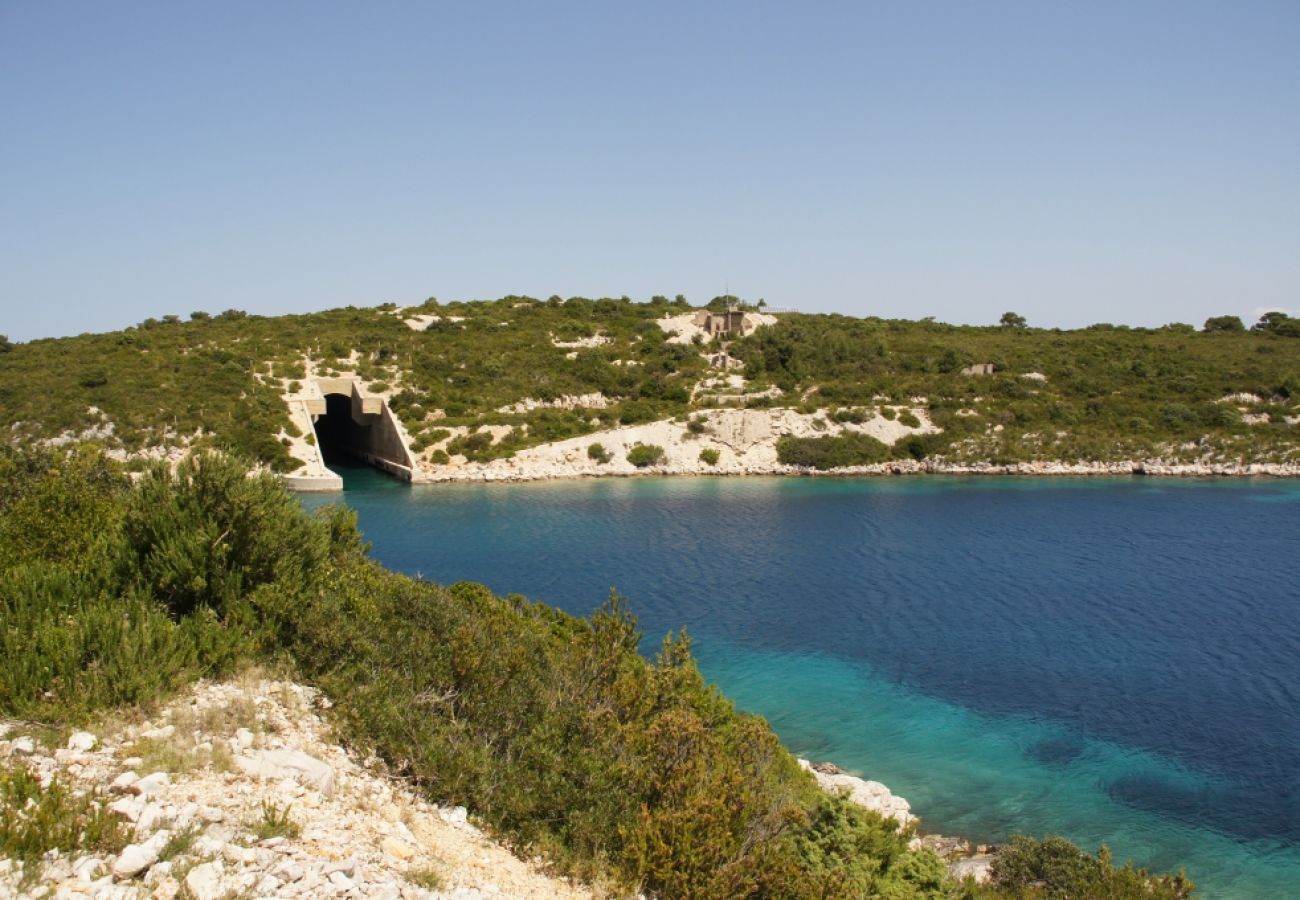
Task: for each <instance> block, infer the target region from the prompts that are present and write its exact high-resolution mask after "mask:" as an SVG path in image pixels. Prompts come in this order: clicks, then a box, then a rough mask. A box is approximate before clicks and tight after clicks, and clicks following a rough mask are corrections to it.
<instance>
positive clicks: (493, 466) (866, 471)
mask: <svg viewBox="0 0 1300 900" xmlns="http://www.w3.org/2000/svg"><path fill="white" fill-rule="evenodd" d="M499 462H511V461H510V460H504V461H494V463H487V464H478V463H471V464H468V465H465V466H459V467H438V468H436V469H421V470H419V471H417V472H416V473H415V476H414V477H413V478H412V484H458V483H459V484H465V483H493V482H531V481H560V480H566V479H584V478H653V477H660V478H681V477H706V478H709V477H713V478H716V477H723V476H726V477H744V476H774V475H775V476H785V477H795V478H853V477H887V476H924V475H941V476H942V475H949V476H957V475H974V476H980V475H985V476H988V475H1000V476H1006V475H1019V476H1027V477H1053V476H1058V477H1059V476H1080V477H1119V476H1134V475H1136V476H1143V477H1153V478H1300V463H1164V462H1148V461H1144V460H1136V461H1134V460H1129V461H1122V462H1096V463H1061V462H1025V463H1010V464H998V463H991V462H984V463H946V462H937V461H920V462H918V461H914V460H897V461H893V462H887V463H877V464H874V465H867V466H846V467H843V468H837V469H826V470H818V469H811V468H806V467H802V466H790V465H783V464H780V463H776V464H772V465H755V466H745V467H742V468H722V467H717V468H712V469H709V468H700V467H689V468H688V467H676V466H651V467H647V468H644V469H632V470H631V471H624V470H609V469H607V470H600V469H596V468H594V467H582V466H573V467H569V468H565V469H553V468H547V469H541V468H538V467H532V466H526V465H525V466H502V465H498V464H497V463H499Z"/></svg>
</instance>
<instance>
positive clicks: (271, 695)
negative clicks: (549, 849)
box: [0, 679, 594, 900]
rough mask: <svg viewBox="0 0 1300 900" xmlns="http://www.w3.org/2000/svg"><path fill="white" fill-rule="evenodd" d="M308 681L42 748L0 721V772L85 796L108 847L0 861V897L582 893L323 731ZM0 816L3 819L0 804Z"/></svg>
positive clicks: (238, 694)
mask: <svg viewBox="0 0 1300 900" xmlns="http://www.w3.org/2000/svg"><path fill="white" fill-rule="evenodd" d="M327 705H328V701H326V700H325V698H324V697H322V696H321V695H320V694H318V693H317V692H316V691H314V690H312V689H311V688H307V687H303V686H301V685H296V684H292V683H287V682H279V681H265V680H257V679H249V680H246V681H244V682H241V683H229V684H200V685H198V686H197V687H195V688H194V689H193V690H192V691H190V692H189V693H188V694H186V695H185V696H183V697H181V698H180V699H178V700H176V701H175V702H173V703H172V704H170V705H169V706H168V707H167V708H166V709H164V710H163V711H162V712H161V714H160V715H158V716H157V717H155V718H154V719H153V720H152V721H149V722H144V723H140V724H134V725H126V726H121V725H119V726H117V727H106V728H105V729H104V731H103V733H102V734H100V735H96V734H94V733H91V732H77V733H75V734H73V735H72V736H71V737H70V738H68V740H67V741H66V742H64V745H63V746H60V747H57V748H46V747H42V746H41V745H40V744H39V743H38V742H37V741H36V740H34V738H33V735H31V734H26V733H24V727H23V726H22V725H21V724H20V723H3V722H0V767H11V766H18V765H22V766H25V767H27V768H28V769H29V770H31V771H32V772H33V773H35V774H36V775H37V776H38V777H39V778H40V779H41V780H42V783H43V784H46V785H48V784H49V783H50V781H51V780H52V779H54V778H56V777H57V778H58V779H59V781H60V782H61V783H64V784H68V785H71V786H72V787H73V788H74V789H75V790H76V791H78V792H82V793H84V792H95V793H97V794H99V795H101V796H102V797H103V802H104V803H105V804H106V805H107V806H108V808H109V809H111V810H112V812H113V814H114V815H116V816H117V817H118V818H119V819H121V821H122V822H123V826H124V828H125V829H126V830H127V832H128V835H129V843H128V844H127V846H125V847H124V848H123V849H121V850H120V851H118V852H117V853H115V854H112V855H97V854H95V853H91V852H82V853H71V854H60V853H58V852H51V853H48V854H46V856H45V857H44V858H42V859H41V860H39V861H38V862H36V863H29V864H27V866H24V865H22V864H20V863H19V862H18V861H16V860H6V859H0V897H23V898H27V897H30V898H37V897H54V898H64V897H67V898H72V897H78V898H82V897H90V898H114V900H117V898H123V900H124V898H136V897H140V898H144V897H152V898H160V900H170V898H174V897H180V896H187V897H193V898H198V900H216V898H220V897H230V896H249V897H286V898H289V897H310V898H316V897H379V898H390V900H398V898H439V897H455V898H467V900H468V898H480V897H538V898H542V897H546V898H551V897H556V898H578V897H592V896H594V894H593V892H592V891H591V890H590V889H588V888H586V887H584V886H582V885H577V884H573V883H570V882H567V881H564V880H561V879H558V878H554V877H551V876H548V875H547V874H545V873H544V872H543V871H541V869H540V868H539V867H538V865H537V864H536V863H535V862H533V863H529V862H525V861H522V860H520V859H518V858H516V857H515V856H513V855H512V854H511V853H510V852H509V851H508V850H506V849H505V848H503V847H502V846H500V845H498V844H497V843H495V842H494V841H492V840H491V839H490V838H488V837H487V836H486V835H484V834H483V832H481V831H480V830H479V829H478V828H477V827H475V826H474V825H473V824H472V823H471V822H470V821H469V819H468V816H467V815H466V812H465V810H464V808H463V807H462V808H455V809H449V808H446V807H439V806H436V805H434V804H430V803H428V802H426V801H424V800H422V799H421V798H420V797H418V796H416V795H415V794H414V793H413V792H411V791H410V790H409V789H408V788H407V787H406V786H405V785H403V784H402V783H400V782H398V781H395V780H393V779H391V778H388V777H386V776H385V775H384V774H383V773H382V771H381V770H380V767H379V766H378V764H377V762H376V761H375V760H361V759H358V758H357V757H356V756H354V755H352V754H350V753H349V752H348V751H346V750H344V749H343V748H342V747H340V746H339V745H338V744H337V743H335V742H333V741H332V740H330V739H329V729H328V726H327V724H326V723H325V722H324V721H322V719H321V717H320V715H319V714H318V712H317V711H316V710H317V709H319V708H321V707H324V706H327ZM6 814H7V812H6Z"/></svg>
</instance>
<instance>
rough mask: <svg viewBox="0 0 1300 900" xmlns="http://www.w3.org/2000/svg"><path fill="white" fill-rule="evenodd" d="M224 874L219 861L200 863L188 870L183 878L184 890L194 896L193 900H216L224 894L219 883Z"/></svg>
mask: <svg viewBox="0 0 1300 900" xmlns="http://www.w3.org/2000/svg"><path fill="white" fill-rule="evenodd" d="M224 874H225V866H224V865H223V864H222V862H221V860H219V859H218V860H213V861H212V862H205V863H202V864H200V865H197V866H195V867H194V868H192V869H190V871H189V874H188V875H186V876H185V888H186V890H188V891H189V892H190V893H191V894H192V895H194V898H195V900H217V898H219V897H222V896H224V895H225V893H226V890H225V888H224V886H223V885H222V883H221V878H222V876H223V875H224Z"/></svg>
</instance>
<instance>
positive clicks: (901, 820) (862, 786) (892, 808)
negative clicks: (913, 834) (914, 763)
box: [799, 759, 920, 831]
mask: <svg viewBox="0 0 1300 900" xmlns="http://www.w3.org/2000/svg"><path fill="white" fill-rule="evenodd" d="M799 766H800V768H802V769H803V770H804V771H806V772H811V773H812V776H813V778H816V779H817V783H818V784H819V785H821V787H822V790H825V791H828V792H829V793H832V794H834V793H841V792H842V793H845V794H847V795H848V798H849V799H850V800H852V801H853V802H854V803H856V804H858V805H859V806H862V807H865V808H866V809H869V810H871V811H872V812H877V813H880V814H881V815H882V816H884V817H885V818H886V819H894V820H895V821H897V822H898V830H899V831H902V830H903V829H905V828H907V826H909V825H911V824H913V823H914V822H919V821H920V820H919V819H918V818H917V817H916V816H914V815H912V806H911V804H910V803H908V802H907V801H906V800H904V799H903V798H902V797H896V796H894V794H893V792H891V791H890V790H889V788H887V787H885V786H884V785H883V784H881V783H880V782H879V781H867V780H866V779H865V778H859V777H858V776H856V775H849V774H848V773H846V772H824V771H820V769H819V768H818V767H815V766H813V764H812V763H810V762H809V761H808V760H806V759H801V760H799Z"/></svg>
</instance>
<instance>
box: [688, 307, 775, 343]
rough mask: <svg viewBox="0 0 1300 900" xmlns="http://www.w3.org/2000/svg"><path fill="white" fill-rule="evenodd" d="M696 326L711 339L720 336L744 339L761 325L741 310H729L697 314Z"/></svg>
mask: <svg viewBox="0 0 1300 900" xmlns="http://www.w3.org/2000/svg"><path fill="white" fill-rule="evenodd" d="M694 324H695V326H696V327H698V328H702V329H703V330H704V333H705V334H707V335H708V336H709V337H711V338H713V337H717V336H718V335H722V336H724V337H744V336H745V335H747V334H749V333H750V332H752V331H753V330H754V329H755V328H757V327H758V325H759V323H758V322H757V321H756V320H755V319H754V318H753V317H752V316H750V315H749V314H747V313H746V312H745V311H744V310H740V309H729V310H727V311H726V312H710V311H709V310H701V311H699V312H697V313H696V314H695V320H694Z"/></svg>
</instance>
